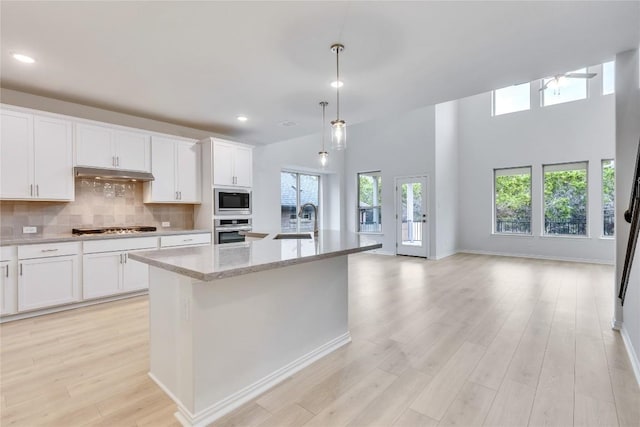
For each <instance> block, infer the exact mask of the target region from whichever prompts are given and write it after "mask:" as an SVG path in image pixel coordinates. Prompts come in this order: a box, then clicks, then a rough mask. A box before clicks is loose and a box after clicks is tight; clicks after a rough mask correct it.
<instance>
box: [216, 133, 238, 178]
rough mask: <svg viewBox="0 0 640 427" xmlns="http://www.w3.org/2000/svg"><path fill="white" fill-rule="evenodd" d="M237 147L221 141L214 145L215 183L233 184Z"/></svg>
mask: <svg viewBox="0 0 640 427" xmlns="http://www.w3.org/2000/svg"><path fill="white" fill-rule="evenodd" d="M234 149H235V147H234V146H232V145H228V144H221V143H219V142H216V143H214V145H213V184H214V185H234V184H233V151H234Z"/></svg>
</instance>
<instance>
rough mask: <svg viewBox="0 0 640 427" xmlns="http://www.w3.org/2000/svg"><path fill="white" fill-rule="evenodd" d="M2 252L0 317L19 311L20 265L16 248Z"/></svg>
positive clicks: (3, 248) (0, 260) (2, 250)
mask: <svg viewBox="0 0 640 427" xmlns="http://www.w3.org/2000/svg"><path fill="white" fill-rule="evenodd" d="M0 250H1V251H0V252H1V256H0V316H5V315H7V314H14V313H16V311H17V310H18V297H17V292H18V269H17V265H18V264H17V261H16V255H15V253H14V252H15V250H16V249H15V247H14V246H5V247H2V248H0Z"/></svg>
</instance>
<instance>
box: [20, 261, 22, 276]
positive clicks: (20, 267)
mask: <svg viewBox="0 0 640 427" xmlns="http://www.w3.org/2000/svg"><path fill="white" fill-rule="evenodd" d="M20 275H21V276H22V263H20Z"/></svg>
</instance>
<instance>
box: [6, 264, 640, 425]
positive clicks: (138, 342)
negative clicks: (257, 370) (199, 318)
mask: <svg viewBox="0 0 640 427" xmlns="http://www.w3.org/2000/svg"><path fill="white" fill-rule="evenodd" d="M349 269H350V271H349V278H350V291H349V292H350V303H349V309H350V312H349V316H350V328H351V333H352V337H353V342H352V343H351V344H349V345H347V346H345V347H343V348H341V349H339V350H337V351H335V352H334V353H332V354H330V355H328V356H327V357H325V358H323V359H321V360H319V361H317V362H316V363H314V364H313V365H311V366H309V367H307V368H306V369H304V370H303V371H301V372H299V373H298V374H296V375H294V376H293V377H291V378H289V379H288V380H286V381H285V382H283V383H281V384H280V385H278V386H277V387H275V388H274V389H272V390H270V391H268V392H266V393H265V394H263V395H261V396H259V397H258V398H257V399H255V400H254V401H252V402H249V403H248V404H246V405H244V406H242V407H240V408H239V409H237V410H236V411H234V412H232V413H231V414H229V415H227V416H226V417H224V418H222V419H220V420H218V421H217V422H216V423H214V426H218V427H220V426H277V427H284V426H303V425H305V426H323V427H334V426H402V427H408V426H411V427H418V426H436V425H440V426H450V425H457V426H480V425H489V426H525V425H530V426H542V425H556V426H571V425H576V426H583V425H584V426H591V425H594V426H596V425H597V426H618V425H620V426H639V425H640V390H639V389H638V385H637V384H636V382H635V379H634V376H633V372H632V368H631V365H630V363H629V360H628V358H627V355H626V352H625V349H624V344H623V342H622V339H621V337H620V334H619V333H617V332H615V331H612V330H611V329H610V327H609V322H610V320H611V317H612V313H611V310H612V300H613V291H612V281H613V267H611V266H602V265H593V264H577V263H566V262H555V261H539V260H527V259H518V258H503V257H491V256H482V255H468V254H459V255H454V256H452V257H449V258H446V259H443V260H440V261H430V260H423V259H419V258H409V257H389V256H383V255H372V254H358V255H354V256H351V257H350V261H349ZM147 314H148V301H147V298H146V297H137V298H132V299H129V300H124V301H117V302H112V303H107V304H102V305H99V306H92V307H85V308H81V309H77V310H72V311H68V312H64V313H56V314H51V315H47V316H42V317H38V318H34V319H27V320H20V321H16V322H11V323H7V324H3V325H1V326H0V340H1V350H0V382H1V384H0V392H1V398H0V413H1V414H0V425H2V426H3V427H5V426H36V425H46V426H55V427H58V426H60V427H63V426H64V427H66V426H76V425H78V426H79V425H96V426H98V425H100V426H123V427H124V426H178V425H179V424H178V422H177V421H176V419H175V418H174V417H173V413H174V412H175V411H176V407H175V405H174V404H173V402H172V401H171V400H170V399H169V398H168V397H167V396H166V395H165V394H164V393H163V392H162V391H161V390H160V389H159V388H158V387H157V386H156V385H155V384H154V383H153V382H152V381H151V380H150V379H149V378H148V377H147V371H148V367H149V366H148V350H149V346H148V320H147Z"/></svg>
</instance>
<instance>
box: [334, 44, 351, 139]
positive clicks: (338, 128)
mask: <svg viewBox="0 0 640 427" xmlns="http://www.w3.org/2000/svg"><path fill="white" fill-rule="evenodd" d="M343 50H344V46H343V45H341V44H334V45H333V46H331V52H335V54H336V82H340V81H341V80H340V52H342V51H343ZM336 86H337V87H336V119H335V120H333V121H332V122H331V148H332V149H333V150H336V151H340V150H344V149H346V148H347V124H346V122H345V121H344V120H342V119H340V85H339V84H338V85H336Z"/></svg>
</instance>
